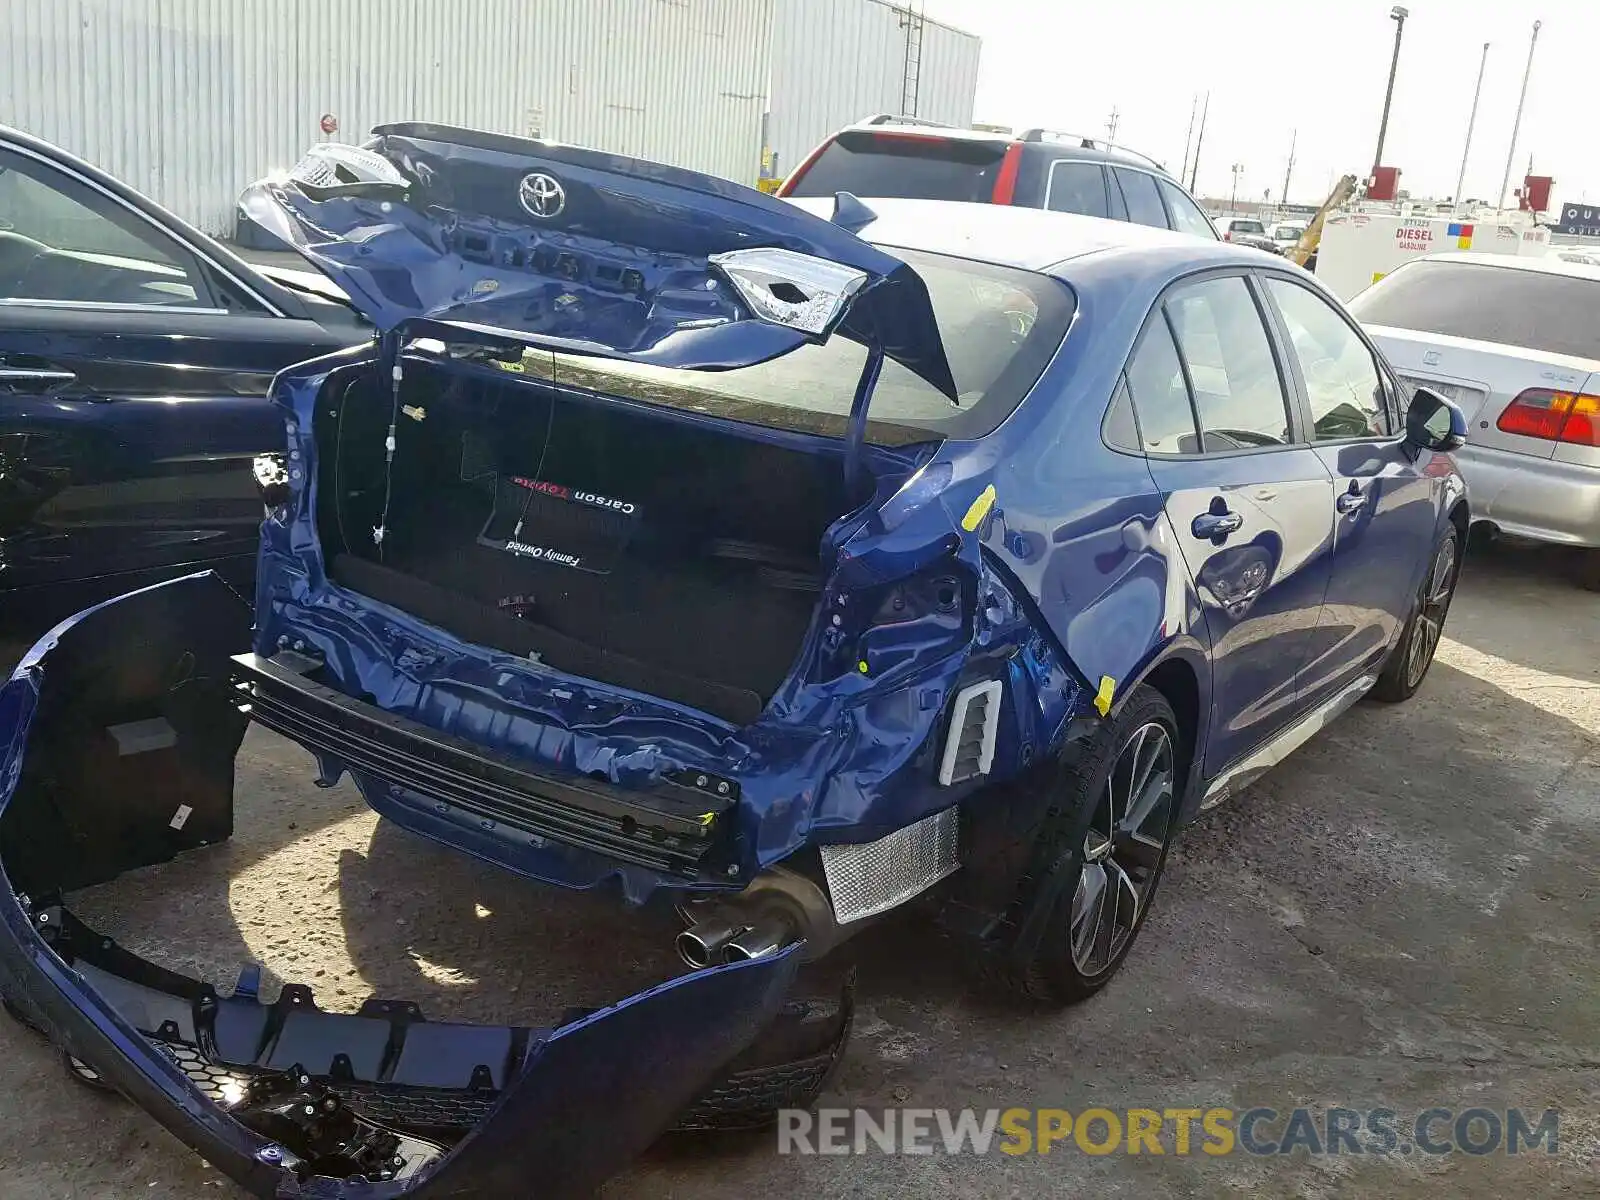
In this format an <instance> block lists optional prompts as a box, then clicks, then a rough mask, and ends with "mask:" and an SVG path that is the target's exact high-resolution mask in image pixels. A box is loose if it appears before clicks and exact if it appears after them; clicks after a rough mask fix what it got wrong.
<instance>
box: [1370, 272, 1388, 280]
mask: <svg viewBox="0 0 1600 1200" xmlns="http://www.w3.org/2000/svg"><path fill="white" fill-rule="evenodd" d="M1387 274H1388V272H1387V271H1374V272H1373V273H1372V282H1373V283H1377V282H1378V280H1380V279H1382V278H1383V277H1384V276H1385V275H1387Z"/></svg>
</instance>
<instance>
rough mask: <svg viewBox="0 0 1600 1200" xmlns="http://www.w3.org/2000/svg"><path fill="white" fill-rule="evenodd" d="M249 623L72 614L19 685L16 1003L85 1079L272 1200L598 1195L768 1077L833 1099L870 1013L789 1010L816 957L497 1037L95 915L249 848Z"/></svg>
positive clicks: (138, 598)
mask: <svg viewBox="0 0 1600 1200" xmlns="http://www.w3.org/2000/svg"><path fill="white" fill-rule="evenodd" d="M248 626H249V610H248V607H247V606H246V605H245V604H244V603H243V602H242V601H240V600H239V599H238V597H237V596H235V595H234V594H233V593H232V592H231V591H230V590H229V589H228V588H227V586H226V585H225V584H223V583H222V582H221V581H220V580H219V579H218V578H217V577H216V576H214V575H211V574H209V573H208V574H204V575H197V576H190V577H188V578H185V579H180V580H177V581H175V582H172V583H168V584H163V585H160V586H158V587H154V588H150V589H147V590H145V591H142V592H135V593H131V594H129V595H127V596H124V597H122V598H120V599H118V600H114V601H111V602H108V603H107V604H104V605H101V606H99V607H98V608H95V609H91V610H89V611H87V612H85V613H83V614H80V615H79V616H78V617H75V618H73V619H72V620H71V621H68V622H66V623H64V624H63V625H62V626H60V627H58V628H57V629H56V630H54V631H53V632H52V633H51V634H49V635H47V637H46V638H45V639H44V640H42V641H41V642H40V643H39V644H38V645H37V646H36V647H35V648H34V649H33V650H32V651H31V652H30V653H29V654H28V655H27V656H26V657H25V658H24V660H23V662H22V664H21V665H20V666H19V667H18V668H17V670H16V671H15V673H14V674H13V675H12V676H11V678H10V680H9V681H8V682H7V683H6V684H5V685H4V687H3V689H0V747H3V762H0V874H3V876H4V878H3V880H0V884H3V886H0V997H3V999H4V1001H5V1004H6V1006H7V1008H8V1009H9V1010H10V1011H11V1012H12V1014H13V1015H15V1016H17V1017H19V1018H20V1019H21V1020H23V1021H24V1022H26V1023H27V1024H29V1025H32V1026H33V1027H35V1028H36V1029H38V1030H40V1031H42V1032H44V1033H45V1034H46V1035H48V1036H49V1037H50V1038H51V1039H52V1040H53V1041H54V1042H55V1043H56V1044H57V1045H58V1046H59V1047H60V1048H61V1049H62V1050H63V1052H64V1053H65V1054H66V1055H67V1056H68V1061H69V1064H70V1065H71V1066H72V1068H73V1070H74V1071H75V1072H76V1073H77V1074H79V1075H80V1076H82V1077H84V1078H86V1079H90V1080H93V1081H95V1082H98V1083H99V1084H101V1085H102V1086H107V1087H109V1088H112V1089H114V1090H116V1091H118V1092H121V1093H122V1094H123V1095H125V1096H127V1097H128V1098H129V1099H131V1100H133V1101H134V1102H136V1103H138V1104H139V1105H141V1106H142V1107H144V1108H145V1109H147V1110H148V1111H149V1112H150V1113H151V1114H152V1115H154V1116H155V1117H156V1118H157V1119H158V1120H159V1121H161V1123H162V1124H163V1125H165V1126H166V1127H167V1128H168V1129H169V1130H171V1131H172V1132H173V1133H174V1134H175V1135H177V1136H178V1137H179V1138H180V1139H182V1140H183V1141H184V1142H186V1143H187V1144H188V1145H190V1146H191V1147H193V1148H194V1149H196V1150H198V1151H199V1152H200V1153H201V1154H202V1155H204V1156H205V1157H206V1158H207V1159H209V1160H210V1161H211V1162H212V1163H214V1164H215V1165H216V1166H218V1167H219V1168H220V1169H222V1170H223V1171H225V1172H226V1173H227V1174H228V1175H230V1176H231V1177H232V1178H234V1179H235V1180H237V1181H238V1182H239V1183H241V1184H243V1185H244V1186H246V1187H248V1188H249V1189H251V1190H252V1191H253V1192H254V1193H255V1194H257V1195H261V1196H264V1197H282V1196H318V1197H344V1196H352V1197H353V1196H360V1197H364V1198H373V1197H391V1196H402V1195H405V1196H418V1197H458V1196H459V1197H465V1196H487V1195H521V1194H527V1193H530V1192H533V1193H537V1194H538V1195H541V1196H579V1195H588V1194H590V1193H591V1192H592V1190H593V1189H594V1188H595V1187H596V1186H598V1184H599V1183H601V1182H602V1181H603V1180H604V1179H605V1178H607V1177H608V1176H610V1175H611V1174H613V1173H615V1172H616V1171H617V1170H618V1169H620V1168H621V1167H622V1166H623V1165H625V1164H626V1163H627V1162H628V1161H629V1159H631V1158H632V1157H633V1156H634V1155H636V1154H637V1153H638V1152H639V1151H641V1150H642V1149H644V1148H645V1147H646V1146H647V1145H648V1144H649V1143H650V1142H651V1141H653V1140H654V1139H655V1138H656V1137H657V1136H658V1135H659V1134H660V1133H661V1132H662V1131H663V1130H665V1129H667V1128H668V1127H669V1126H671V1125H673V1124H674V1122H677V1123H678V1124H679V1125H687V1126H689V1127H704V1126H716V1125H718V1124H727V1123H729V1120H730V1116H732V1117H737V1116H738V1115H739V1113H738V1105H737V1103H736V1094H737V1093H740V1092H745V1093H748V1092H749V1091H750V1089H751V1087H752V1085H753V1086H755V1087H757V1088H759V1087H760V1086H763V1085H764V1084H765V1085H770V1088H771V1090H769V1092H768V1094H766V1095H765V1096H764V1097H763V1098H762V1099H763V1101H764V1103H765V1104H767V1105H768V1106H771V1105H773V1104H779V1103H784V1102H785V1100H787V1101H788V1102H800V1103H805V1102H808V1101H809V1099H810V1097H811V1095H812V1094H814V1092H815V1090H816V1088H817V1087H819V1086H820V1084H821V1074H822V1073H824V1072H825V1070H826V1066H827V1064H828V1063H830V1062H831V1060H832V1058H833V1057H834V1056H836V1055H837V1053H838V1051H839V1048H840V1045H841V1044H842V1039H843V1037H844V1033H845V1027H846V1026H847V1024H848V1016H849V1013H848V1002H847V1001H845V1002H843V1003H842V1005H841V1006H838V1007H836V1008H834V1009H833V1010H832V1011H831V1014H820V1015H819V1014H818V1013H815V1012H813V1013H809V1014H807V1013H802V1012H799V1011H797V1010H796V1009H795V1006H794V1005H793V1004H792V1003H791V1004H786V1002H785V997H786V994H787V993H788V991H789V989H790V985H791V983H792V981H793V978H794V974H795V968H796V965H797V963H798V954H797V953H796V949H797V948H796V947H793V946H787V947H785V948H782V949H780V950H779V951H778V952H776V953H774V954H773V955H771V956H769V957H766V958H763V959H762V960H761V961H759V962H750V963H745V964H740V965H733V966H727V967H719V968H715V969H711V970H706V971H700V972H696V973H693V974H690V975H686V976H684V977H682V978H680V979H676V980H673V981H670V982H668V983H665V984H663V985H661V986H659V987H656V988H653V989H651V990H649V991H646V992H643V993H640V994H639V995H636V996H633V997H630V998H628V999H626V1000H624V1001H622V1002H621V1003H620V1004H617V1005H614V1006H611V1007H606V1008H601V1009H596V1010H585V1011H582V1012H577V1013H569V1014H567V1015H566V1016H565V1017H563V1018H561V1019H558V1020H557V1021H555V1022H552V1023H551V1024H550V1025H549V1026H546V1027H536V1026H532V1025H530V1026H521V1027H519V1026H501V1025H495V1026H483V1025H464V1024H457V1023H452V1022H448V1021H438V1020H430V1019H428V1018H427V1016H426V1015H425V1014H424V1013H423V1012H422V1011H421V1010H420V1008H419V1007H418V1006H417V1005H416V1004H414V1003H411V1002H409V1001H407V1000H404V999H384V998H373V999H370V1000H368V1001H367V1002H365V1003H364V1004H363V1005H361V1007H360V1008H359V1010H358V1011H356V1012H331V1011H325V1010H324V1009H322V1008H321V1007H319V1005H318V1003H317V999H316V997H315V996H314V995H313V993H312V992H311V991H310V989H308V988H306V987H304V986H300V985H295V984H286V985H284V986H283V987H282V989H281V992H280V993H279V994H277V995H276V996H269V995H267V994H265V991H264V990H263V989H262V988H261V977H260V971H259V968H255V967H247V968H246V969H245V970H244V971H243V972H242V973H241V975H240V977H239V979H238V980H237V982H236V983H234V985H233V987H232V989H231V991H229V992H226V993H225V992H223V991H221V990H219V989H218V988H217V987H216V986H215V985H214V984H212V983H211V982H208V981H202V980H199V979H194V978H191V977H189V976H186V975H182V974H179V973H176V972H174V971H172V970H170V969H168V968H167V967H165V966H163V965H161V964H159V963H157V962H154V961H150V960H148V959H145V958H142V957H139V956H137V955H135V954H133V953H130V952H129V951H128V950H126V949H124V948H122V947H121V946H119V945H118V944H117V943H116V941H115V940H113V938H112V937H111V936H109V934H108V932H107V931H104V930H94V929H91V928H89V927H88V926H86V925H85V924H84V923H82V922H81V921H79V920H78V919H77V918H76V917H75V916H74V915H73V913H72V910H71V907H70V893H71V892H72V891H73V890H74V889H78V888H82V887H86V886H89V885H92V884H96V883H100V882H103V881H105V880H109V879H111V878H114V877H116V876H117V875H120V874H122V873H124V872H127V871H130V870H134V869H136V868H138V867H141V866H144V865H147V864H151V863H156V862H162V861H165V860H168V859H170V858H172V857H174V856H175V855H177V854H181V853H184V852H186V851H192V850H197V849H199V848H201V847H204V846H208V845H214V844H216V843H218V842H221V841H224V840H225V839H227V838H228V837H229V835H230V833H231V831H232V826H233V758H234V753H235V751H236V750H237V748H238V746H239V742H240V739H241V737H242V735H243V733H244V729H245V725H246V722H247V719H248V718H247V715H246V713H244V712H243V711H241V709H240V707H239V705H238V703H237V701H236V694H235V691H234V685H233V683H232V681H231V672H232V667H231V664H230V656H231V655H232V653H233V652H234V651H235V649H236V648H237V647H238V646H239V645H240V644H241V642H242V641H243V640H244V639H245V638H246V637H247V635H248ZM130 629H136V630H138V631H139V633H138V636H137V637H131V636H129V630H130ZM175 902H177V903H181V902H182V900H181V898H175ZM180 951H181V948H174V952H175V956H177V955H178V954H179V953H180ZM823 1027H826V1028H823ZM819 1032H821V1033H822V1037H821V1038H820V1040H819V1039H818V1037H817V1036H816V1035H817V1034H818V1033H819ZM760 1037H764V1038H766V1039H768V1041H769V1043H770V1041H771V1039H773V1038H774V1037H776V1038H777V1039H778V1040H779V1041H780V1042H782V1046H781V1047H780V1049H781V1050H782V1051H783V1052H784V1053H786V1054H788V1055H789V1059H790V1061H788V1062H787V1063H786V1064H785V1069H786V1073H785V1074H784V1076H783V1078H784V1080H785V1081H787V1084H788V1085H789V1086H791V1087H793V1088H795V1089H797V1090H796V1091H795V1092H793V1093H792V1094H789V1095H787V1096H785V1094H784V1093H783V1092H782V1088H781V1086H780V1085H778V1084H774V1083H773V1080H772V1077H771V1073H770V1072H763V1071H761V1070H759V1069H753V1070H747V1071H745V1072H744V1074H743V1076H741V1075H740V1074H739V1073H738V1071H739V1068H740V1067H741V1066H746V1067H750V1066H751V1065H752V1064H755V1063H758V1062H760V1061H763V1052H762V1049H761V1047H760V1046H759V1045H756V1046H753V1045H752V1043H756V1042H757V1041H758V1038H760ZM808 1039H809V1044H808V1045H804V1046H803V1045H802V1044H803V1043H807V1042H808ZM807 1055H810V1057H807ZM765 1060H766V1061H770V1060H771V1053H770V1052H768V1053H767V1054H766V1055H765ZM730 1065H731V1068H732V1069H733V1070H734V1071H735V1074H734V1075H732V1076H729V1075H728V1071H729V1069H730ZM808 1071H809V1072H811V1074H809V1075H807V1074H806V1073H807V1072H808ZM801 1076H805V1078H804V1079H803V1080H802V1079H801V1078H800V1077H801ZM741 1079H742V1080H743V1083H742V1084H741ZM718 1080H721V1081H722V1082H721V1083H720V1084H718V1083H717V1081H718ZM697 1098H698V1103H696V1101H697ZM686 1110H687V1112H686ZM768 1111H770V1107H769V1108H768ZM745 1115H746V1116H748V1115H749V1114H745Z"/></svg>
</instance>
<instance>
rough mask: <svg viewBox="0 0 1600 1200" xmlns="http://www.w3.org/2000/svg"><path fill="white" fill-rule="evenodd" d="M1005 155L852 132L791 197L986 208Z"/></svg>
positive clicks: (954, 142)
mask: <svg viewBox="0 0 1600 1200" xmlns="http://www.w3.org/2000/svg"><path fill="white" fill-rule="evenodd" d="M1005 152H1006V143H1005V142H1003V141H999V140H996V141H973V140H971V139H967V138H945V137H935V136H929V135H927V134H920V133H900V132H891V131H888V130H873V131H870V132H869V131H865V130H862V131H851V132H846V133H841V134H840V135H839V136H838V137H836V138H834V140H833V141H832V142H830V143H829V144H828V147H827V148H826V149H825V150H823V152H822V153H821V154H819V155H818V156H817V158H816V159H815V161H813V162H812V164H811V165H810V166H809V167H807V168H806V170H805V171H804V172H802V173H801V175H800V176H799V178H797V179H796V180H795V181H794V185H793V186H792V187H791V188H790V189H789V190H788V192H787V194H788V195H791V196H831V195H833V194H834V193H835V192H851V193H853V194H854V195H857V196H885V197H905V198H909V199H922V200H969V201H984V202H987V201H989V200H991V199H993V197H994V183H995V176H996V175H997V174H998V172H999V170H1000V161H1001V159H1003V158H1004V157H1005Z"/></svg>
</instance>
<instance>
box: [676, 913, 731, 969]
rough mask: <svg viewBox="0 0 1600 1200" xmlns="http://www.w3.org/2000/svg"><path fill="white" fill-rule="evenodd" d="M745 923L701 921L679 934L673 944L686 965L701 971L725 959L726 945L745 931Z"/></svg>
mask: <svg viewBox="0 0 1600 1200" xmlns="http://www.w3.org/2000/svg"><path fill="white" fill-rule="evenodd" d="M744 929H745V927H744V926H743V925H730V924H728V923H727V922H726V921H718V920H715V919H713V920H709V921H700V922H698V923H696V924H694V925H691V926H690V927H689V928H688V929H685V930H684V931H683V932H682V933H680V934H679V935H678V936H677V939H676V940H675V941H674V942H673V945H674V946H675V947H676V948H677V951H678V957H679V958H681V959H683V961H684V963H685V965H687V966H690V967H693V968H694V969H695V970H697V971H699V970H702V969H704V968H706V967H711V966H715V965H716V964H717V963H720V962H722V961H723V954H724V950H725V948H726V946H727V945H728V943H729V942H731V941H733V939H734V938H736V937H738V936H739V935H740V934H741V933H743V932H744Z"/></svg>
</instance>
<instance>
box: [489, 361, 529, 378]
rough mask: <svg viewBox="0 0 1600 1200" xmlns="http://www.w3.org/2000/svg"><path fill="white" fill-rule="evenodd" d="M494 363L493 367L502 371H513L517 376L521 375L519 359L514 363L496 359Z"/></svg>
mask: <svg viewBox="0 0 1600 1200" xmlns="http://www.w3.org/2000/svg"><path fill="white" fill-rule="evenodd" d="M494 361H495V366H497V367H499V368H500V369H501V370H502V371H515V372H516V373H517V374H518V375H521V374H522V360H521V359H520V358H519V359H517V361H516V362H508V361H506V360H505V359H503V358H497V359H495V360H494Z"/></svg>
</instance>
